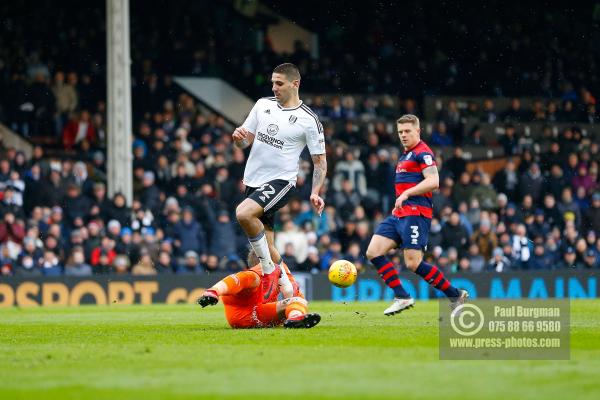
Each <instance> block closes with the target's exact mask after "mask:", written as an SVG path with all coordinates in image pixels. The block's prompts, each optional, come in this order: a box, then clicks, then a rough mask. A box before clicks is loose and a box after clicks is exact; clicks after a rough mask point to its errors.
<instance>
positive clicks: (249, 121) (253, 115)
mask: <svg viewBox="0 0 600 400" xmlns="http://www.w3.org/2000/svg"><path fill="white" fill-rule="evenodd" d="M259 102H260V100H259V101H257V102H256V103H255V104H254V107H252V110H250V114H248V116H247V117H246V120H245V121H244V123H243V124H242V127H243V128H246V129H248V130H249V131H250V132H252V133H254V134H256V129H257V128H258V103H259Z"/></svg>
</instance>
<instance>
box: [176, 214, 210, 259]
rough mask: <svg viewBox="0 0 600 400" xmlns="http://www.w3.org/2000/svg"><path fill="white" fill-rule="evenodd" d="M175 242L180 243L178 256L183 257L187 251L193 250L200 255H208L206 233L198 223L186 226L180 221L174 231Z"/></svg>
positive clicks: (193, 222)
mask: <svg viewBox="0 0 600 400" xmlns="http://www.w3.org/2000/svg"><path fill="white" fill-rule="evenodd" d="M174 233H175V240H178V241H179V246H178V247H177V254H178V255H180V256H183V255H184V254H185V253H186V252H187V251H189V250H193V251H195V252H196V253H198V254H206V239H205V238H204V231H203V230H202V226H201V225H200V223H198V221H192V222H191V223H189V224H186V223H185V222H184V221H179V222H178V223H177V225H175V229H174Z"/></svg>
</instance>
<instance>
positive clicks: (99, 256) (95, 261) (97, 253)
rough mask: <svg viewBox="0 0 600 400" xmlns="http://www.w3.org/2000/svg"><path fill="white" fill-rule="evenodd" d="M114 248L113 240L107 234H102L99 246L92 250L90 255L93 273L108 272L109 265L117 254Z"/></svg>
mask: <svg viewBox="0 0 600 400" xmlns="http://www.w3.org/2000/svg"><path fill="white" fill-rule="evenodd" d="M114 248H115V241H114V240H113V239H111V238H110V237H108V236H103V237H102V239H101V244H100V246H99V247H96V248H95V249H94V250H92V254H91V256H90V258H91V264H92V267H93V270H94V274H108V273H109V272H110V265H111V264H112V263H113V261H114V259H115V257H116V255H117V253H116V251H115V249H114Z"/></svg>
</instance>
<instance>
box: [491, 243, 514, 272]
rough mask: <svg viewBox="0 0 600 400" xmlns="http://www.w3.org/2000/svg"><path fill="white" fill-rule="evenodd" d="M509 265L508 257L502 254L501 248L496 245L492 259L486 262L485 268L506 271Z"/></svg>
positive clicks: (508, 269)
mask: <svg viewBox="0 0 600 400" xmlns="http://www.w3.org/2000/svg"><path fill="white" fill-rule="evenodd" d="M511 267H512V265H511V262H510V259H509V258H508V257H506V256H505V255H504V252H503V251H502V248H500V247H496V248H495V249H494V252H493V254H492V259H491V260H490V261H489V262H488V265H487V269H488V270H489V271H495V272H508V271H510V269H511Z"/></svg>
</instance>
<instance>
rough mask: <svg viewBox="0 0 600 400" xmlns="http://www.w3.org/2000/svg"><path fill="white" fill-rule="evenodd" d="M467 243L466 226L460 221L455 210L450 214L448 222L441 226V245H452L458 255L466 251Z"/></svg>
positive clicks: (460, 255)
mask: <svg viewBox="0 0 600 400" xmlns="http://www.w3.org/2000/svg"><path fill="white" fill-rule="evenodd" d="M468 245H469V235H468V234H467V230H466V228H465V227H464V226H463V225H462V224H461V223H460V216H459V214H458V213H457V212H453V213H452V214H451V215H450V219H449V220H448V222H446V223H445V224H444V226H443V227H442V247H445V248H449V247H454V248H455V249H456V250H457V252H458V256H459V257H462V255H463V254H464V253H465V252H466V250H467V248H468Z"/></svg>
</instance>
